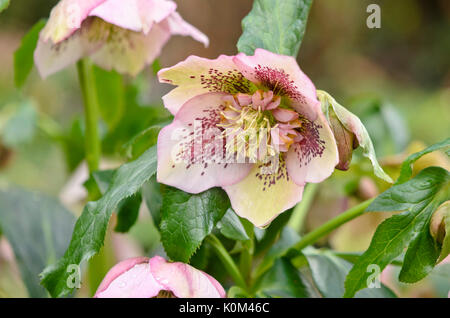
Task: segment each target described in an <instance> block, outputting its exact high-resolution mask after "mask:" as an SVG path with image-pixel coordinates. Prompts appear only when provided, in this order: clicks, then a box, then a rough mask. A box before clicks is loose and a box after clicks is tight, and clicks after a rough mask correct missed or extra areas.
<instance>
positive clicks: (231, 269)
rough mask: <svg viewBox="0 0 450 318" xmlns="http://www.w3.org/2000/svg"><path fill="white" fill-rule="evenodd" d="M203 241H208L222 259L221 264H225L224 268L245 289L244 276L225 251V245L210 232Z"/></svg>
mask: <svg viewBox="0 0 450 318" xmlns="http://www.w3.org/2000/svg"><path fill="white" fill-rule="evenodd" d="M205 241H206V242H208V243H209V244H210V245H211V247H212V248H213V249H214V251H215V252H216V254H217V256H218V257H219V258H220V260H221V261H222V263H223V265H224V266H225V269H226V270H227V272H228V273H229V274H230V276H231V278H232V279H233V281H234V282H235V284H236V285H238V286H239V287H241V288H244V289H245V290H247V284H246V283H245V280H244V278H243V277H242V275H241V273H240V272H239V269H238V267H237V266H236V264H235V263H234V261H233V259H232V258H231V256H230V254H229V253H228V252H227V250H226V249H225V247H224V246H223V245H222V243H221V242H220V241H219V239H218V238H217V237H216V236H214V235H213V234H210V235H209V236H207V237H206V239H205Z"/></svg>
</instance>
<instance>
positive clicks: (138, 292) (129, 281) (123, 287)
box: [94, 256, 226, 298]
mask: <svg viewBox="0 0 450 318" xmlns="http://www.w3.org/2000/svg"><path fill="white" fill-rule="evenodd" d="M225 296H226V294H225V290H224V289H223V287H222V286H221V285H220V284H219V282H217V281H216V280H215V279H214V278H213V277H211V276H210V275H208V274H206V273H204V272H202V271H199V270H197V269H195V268H193V267H192V266H189V265H187V264H183V263H169V262H167V261H166V260H165V259H164V258H162V257H160V256H154V257H152V258H147V257H137V258H131V259H127V260H125V261H122V262H120V263H118V264H117V265H115V266H114V267H113V268H112V269H111V270H110V271H109V272H108V274H106V276H105V278H104V279H103V281H102V283H101V284H100V286H99V287H98V289H97V292H96V293H95V296H94V297H95V298H152V297H163V298H172V297H177V298H225Z"/></svg>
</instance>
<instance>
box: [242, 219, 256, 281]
mask: <svg viewBox="0 0 450 318" xmlns="http://www.w3.org/2000/svg"><path fill="white" fill-rule="evenodd" d="M242 224H243V225H244V228H245V231H246V232H247V235H248V236H249V238H250V240H249V241H248V242H245V243H244V249H243V250H242V252H241V256H240V259H239V268H240V270H241V274H242V276H243V277H244V279H245V281H246V282H247V285H248V286H251V281H250V280H251V272H252V266H253V253H254V250H255V247H254V241H253V238H254V230H253V224H252V223H250V222H249V221H247V220H244V219H243V220H242Z"/></svg>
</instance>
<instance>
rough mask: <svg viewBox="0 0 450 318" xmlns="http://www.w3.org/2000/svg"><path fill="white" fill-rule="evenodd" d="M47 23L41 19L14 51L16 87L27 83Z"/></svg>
mask: <svg viewBox="0 0 450 318" xmlns="http://www.w3.org/2000/svg"><path fill="white" fill-rule="evenodd" d="M0 11H1V10H0ZM45 23H46V21H45V20H39V21H38V22H37V23H36V24H35V25H34V26H33V27H32V28H31V30H30V31H29V32H28V33H27V34H26V35H25V36H24V37H23V39H22V43H21V45H20V47H19V48H18V49H17V51H16V52H15V53H14V82H15V84H16V87H19V88H20V87H22V86H23V84H25V81H26V79H27V77H28V75H29V74H30V72H31V70H32V69H33V65H34V49H35V48H36V45H37V42H38V40H39V33H40V32H41V30H42V29H43V28H44V26H45Z"/></svg>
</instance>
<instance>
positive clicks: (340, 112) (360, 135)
mask: <svg viewBox="0 0 450 318" xmlns="http://www.w3.org/2000/svg"><path fill="white" fill-rule="evenodd" d="M317 95H318V97H319V100H320V101H321V102H322V109H323V112H324V114H325V115H327V114H329V112H330V111H333V112H334V113H335V114H336V116H337V118H338V119H339V121H340V122H341V123H342V125H343V126H344V127H345V128H346V129H348V130H349V131H351V132H353V133H354V134H355V136H356V139H358V143H359V146H360V147H362V148H363V151H364V156H366V157H367V158H369V159H370V161H371V162H372V166H373V170H374V172H375V175H376V176H378V177H379V178H381V179H383V180H385V181H387V182H390V183H392V179H391V177H389V176H388V175H387V174H386V172H384V170H383V168H381V166H380V164H379V163H378V161H377V157H376V154H375V149H374V147H373V144H372V140H371V139H370V136H369V133H368V132H367V129H366V127H364V125H363V123H362V122H361V120H360V119H359V118H358V117H357V116H356V115H354V114H352V113H351V112H349V111H348V110H347V109H346V108H345V107H343V106H341V105H340V104H339V103H338V102H336V100H335V99H334V98H333V97H332V96H331V95H329V94H328V93H327V92H324V91H317Z"/></svg>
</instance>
